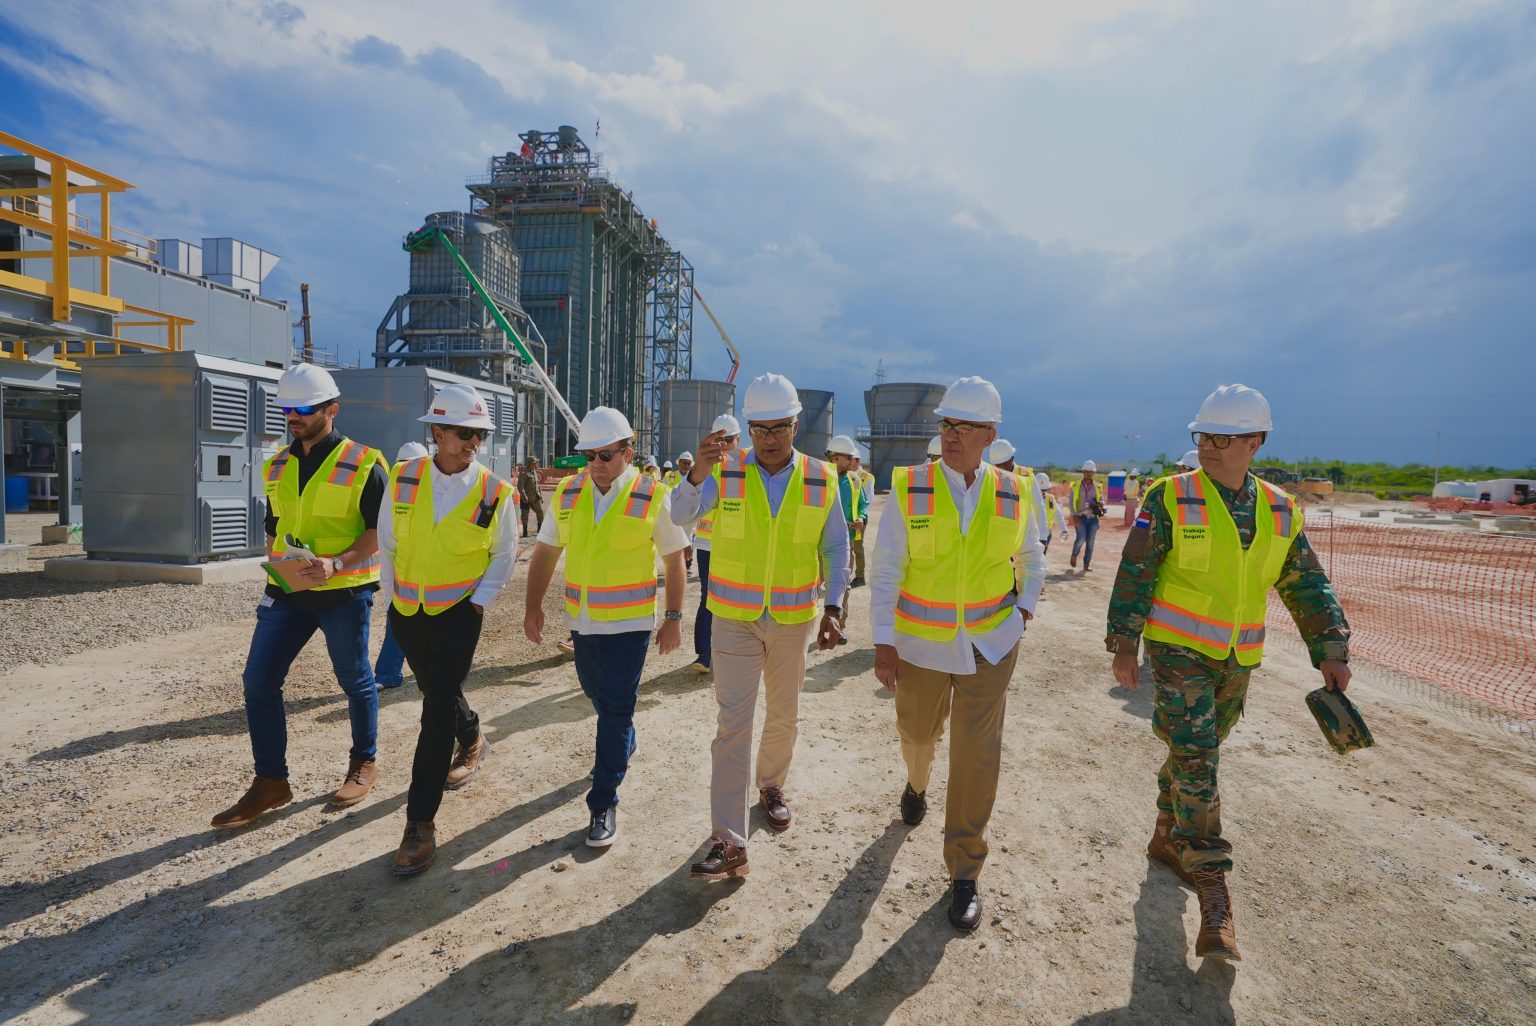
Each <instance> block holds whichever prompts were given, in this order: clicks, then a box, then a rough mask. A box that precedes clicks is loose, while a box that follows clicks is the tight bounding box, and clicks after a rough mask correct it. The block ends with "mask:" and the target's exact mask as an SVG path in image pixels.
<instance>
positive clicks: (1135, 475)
mask: <svg viewBox="0 0 1536 1026" xmlns="http://www.w3.org/2000/svg"><path fill="white" fill-rule="evenodd" d="M1139 498H1141V470H1140V469H1132V470H1131V472H1130V473H1129V474H1127V475H1125V523H1124V526H1125V527H1127V528H1129V527H1130V526H1131V522H1132V521H1134V520H1135V519H1136V507H1137V501H1136V500H1137V499H1139Z"/></svg>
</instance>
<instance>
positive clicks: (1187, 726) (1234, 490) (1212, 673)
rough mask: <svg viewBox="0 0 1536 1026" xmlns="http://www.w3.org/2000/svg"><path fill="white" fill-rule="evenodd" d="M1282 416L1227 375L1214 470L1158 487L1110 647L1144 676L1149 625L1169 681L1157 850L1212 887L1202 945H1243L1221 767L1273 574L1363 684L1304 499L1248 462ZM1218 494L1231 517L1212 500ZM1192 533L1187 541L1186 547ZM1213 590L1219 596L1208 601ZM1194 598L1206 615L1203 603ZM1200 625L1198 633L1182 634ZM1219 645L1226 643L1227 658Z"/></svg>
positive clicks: (1163, 700) (1158, 708) (1114, 599)
mask: <svg viewBox="0 0 1536 1026" xmlns="http://www.w3.org/2000/svg"><path fill="white" fill-rule="evenodd" d="M1270 427H1271V422H1270V415H1269V404H1268V403H1267V402H1266V401H1265V400H1264V397H1263V396H1262V395H1261V394H1259V393H1258V392H1256V391H1254V390H1253V389H1249V388H1245V387H1244V386H1242V385H1228V386H1223V387H1222V388H1220V389H1218V390H1217V391H1216V392H1215V393H1213V394H1212V395H1211V396H1210V397H1209V398H1207V399H1206V401H1205V404H1204V405H1202V406H1201V408H1200V417H1199V419H1197V420H1196V421H1195V422H1194V423H1193V424H1191V425H1190V428H1191V430H1192V431H1193V432H1194V437H1195V441H1196V444H1197V445H1198V446H1199V452H1200V463H1201V466H1202V467H1203V469H1201V470H1195V471H1191V472H1190V473H1187V474H1179V475H1174V476H1172V477H1167V478H1163V479H1162V480H1160V481H1158V482H1157V483H1155V484H1154V485H1153V486H1152V487H1151V489H1149V490H1148V492H1147V496H1146V501H1145V502H1144V503H1143V504H1142V508H1141V513H1140V515H1139V516H1138V517H1137V518H1136V523H1135V525H1134V526H1133V528H1132V530H1131V535H1130V538H1129V540H1128V541H1127V542H1126V546H1125V554H1124V556H1123V557H1122V559H1121V561H1120V571H1119V573H1118V574H1117V575H1116V577H1115V585H1114V590H1113V591H1112V592H1111V595H1110V604H1109V631H1108V637H1107V638H1106V639H1105V646H1106V648H1108V650H1109V651H1111V652H1113V653H1115V660H1114V673H1115V679H1116V680H1117V681H1118V682H1119V683H1120V684H1122V685H1124V686H1125V687H1128V688H1135V687H1136V686H1137V685H1138V684H1139V683H1140V680H1139V675H1138V670H1139V667H1138V665H1137V656H1136V649H1137V641H1138V639H1139V638H1140V637H1141V635H1142V634H1143V632H1144V631H1145V632H1146V633H1147V634H1148V637H1147V639H1146V644H1147V654H1148V656H1149V657H1150V661H1151V664H1152V676H1153V679H1154V681H1155V682H1156V687H1157V691H1156V696H1155V709H1154V712H1153V719H1152V725H1153V730H1154V731H1156V733H1157V736H1158V737H1159V738H1161V739H1162V741H1163V742H1164V743H1165V744H1166V745H1167V746H1168V759H1167V761H1165V762H1164V763H1163V766H1162V768H1161V769H1160V770H1159V771H1158V774H1157V786H1158V795H1157V810H1158V815H1157V825H1156V828H1155V829H1154V832H1153V835H1152V841H1151V843H1150V844H1149V845H1148V846H1147V854H1148V855H1149V856H1151V857H1152V858H1154V859H1157V860H1159V861H1161V862H1164V863H1166V864H1167V865H1169V866H1170V867H1172V868H1173V870H1174V872H1175V873H1177V874H1178V875H1179V877H1180V879H1182V880H1183V881H1184V882H1185V883H1187V884H1189V885H1191V886H1192V887H1194V888H1195V890H1196V893H1197V894H1198V896H1199V899H1200V935H1199V937H1198V938H1197V940H1196V944H1195V954H1196V955H1198V956H1202V957H1203V956H1210V957H1214V958H1225V959H1234V960H1235V959H1237V958H1239V957H1240V956H1239V954H1238V951H1237V937H1236V932H1235V927H1234V925H1233V918H1232V911H1231V901H1230V898H1229V897H1228V894H1227V889H1226V880H1225V874H1226V873H1227V872H1229V871H1230V870H1231V868H1232V857H1231V853H1232V845H1231V843H1230V842H1229V841H1227V840H1225V839H1224V838H1223V837H1222V836H1221V798H1220V794H1219V792H1218V790H1217V785H1216V767H1217V763H1218V761H1219V759H1220V754H1221V751H1220V749H1221V742H1222V741H1223V740H1224V739H1225V738H1226V736H1227V735H1228V734H1229V733H1230V732H1231V730H1232V728H1233V726H1235V725H1236V723H1237V721H1238V718H1239V717H1241V716H1242V713H1243V700H1244V697H1245V695H1246V694H1247V691H1248V679H1249V676H1250V674H1251V673H1252V672H1253V670H1254V669H1255V668H1257V666H1258V664H1259V660H1260V658H1261V657H1262V652H1263V626H1262V624H1263V619H1264V615H1263V609H1262V605H1260V604H1259V602H1260V601H1261V600H1262V596H1263V594H1264V593H1266V592H1267V586H1268V584H1269V582H1270V581H1272V582H1273V586H1274V588H1275V589H1276V590H1277V591H1278V592H1279V593H1280V597H1281V599H1282V600H1283V601H1284V602H1285V605H1286V608H1287V609H1288V610H1290V613H1291V616H1292V617H1293V618H1294V619H1295V621H1296V625H1297V627H1298V629H1299V630H1300V631H1301V635H1302V637H1303V638H1304V639H1305V641H1306V643H1307V648H1308V651H1309V652H1310V654H1311V657H1312V664H1313V665H1314V666H1316V667H1317V668H1318V669H1319V670H1320V671H1321V673H1322V676H1323V681H1324V684H1325V685H1326V686H1327V687H1328V688H1330V689H1335V690H1338V691H1343V690H1344V689H1345V688H1347V687H1348V686H1349V677H1350V672H1349V666H1348V659H1349V624H1348V622H1347V621H1346V620H1345V618H1344V612H1343V610H1342V609H1340V608H1339V602H1338V599H1337V598H1336V597H1335V596H1334V593H1333V587H1332V585H1330V584H1329V582H1328V577H1327V575H1326V574H1325V573H1324V572H1323V568H1322V566H1321V565H1320V564H1319V563H1318V560H1317V556H1316V554H1315V553H1314V552H1313V551H1312V547H1311V546H1310V545H1309V544H1308V543H1307V539H1306V535H1305V534H1303V533H1302V532H1301V517H1300V510H1299V508H1297V507H1295V504H1294V503H1293V502H1291V501H1290V500H1289V499H1288V498H1287V497H1285V495H1284V493H1282V492H1280V491H1279V490H1278V489H1275V488H1273V487H1272V486H1270V485H1267V484H1265V483H1264V482H1262V481H1259V480H1258V479H1256V478H1255V477H1254V476H1253V475H1251V474H1249V473H1248V467H1249V465H1250V464H1251V463H1252V461H1253V456H1254V454H1255V453H1256V452H1257V451H1258V448H1259V446H1260V445H1262V444H1263V442H1264V438H1265V436H1266V434H1267V432H1268V431H1269V430H1270ZM1218 432H1220V433H1218ZM1170 490H1171V492H1172V495H1171V496H1170ZM1170 498H1171V499H1172V500H1173V501H1171V502H1170ZM1217 501H1219V502H1220V503H1221V505H1222V507H1224V509H1225V511H1226V513H1227V514H1229V517H1230V520H1229V521H1228V518H1227V517H1224V516H1223V515H1222V511H1221V510H1220V509H1214V508H1210V507H1212V506H1214V504H1215V503H1216V502H1217ZM1292 517H1294V523H1293V522H1292ZM1228 522H1230V523H1231V524H1232V525H1235V527H1236V534H1237V540H1238V541H1240V542H1241V547H1242V552H1241V553H1239V552H1237V551H1236V548H1237V546H1236V545H1232V544H1230V543H1229V544H1228V546H1227V547H1226V548H1225V549H1223V550H1221V551H1217V550H1216V549H1215V548H1214V543H1215V542H1216V541H1219V540H1220V537H1222V536H1223V535H1222V531H1223V530H1225V531H1230V529H1231V528H1230V527H1225V526H1224V525H1225V524H1226V523H1228ZM1226 537H1228V538H1230V535H1226ZM1186 539H1193V540H1192V541H1188V540H1186ZM1207 539H1209V540H1207ZM1202 542H1203V543H1204V544H1205V545H1206V546H1207V547H1205V548H1204V549H1203V551H1202V550H1201V544H1202ZM1271 543H1274V544H1273V545H1271ZM1181 544H1182V545H1184V546H1185V552H1186V553H1187V555H1186V556H1185V558H1184V559H1182V560H1181V559H1180V558H1179V549H1178V546H1179V545H1181ZM1255 546H1259V547H1258V548H1256V547H1255ZM1280 546H1285V548H1284V549H1283V551H1281V550H1280V548H1279V547H1280ZM1190 555H1195V556H1198V557H1208V558H1196V559H1191V558H1189V556H1190ZM1250 557H1252V561H1250V562H1249V563H1248V565H1249V566H1252V567H1253V570H1251V571H1250V572H1251V573H1252V574H1262V576H1259V577H1258V578H1257V583H1256V584H1254V585H1253V586H1252V588H1251V590H1249V591H1246V592H1243V594H1244V595H1246V596H1248V597H1247V599H1246V600H1245V602H1246V604H1240V603H1234V602H1231V601H1224V599H1223V595H1224V594H1225V595H1230V594H1231V593H1232V592H1233V591H1235V590H1238V589H1237V587H1236V586H1235V585H1234V582H1232V581H1231V580H1230V579H1226V580H1223V579H1221V578H1223V577H1224V576H1226V575H1227V568H1228V567H1232V566H1237V565H1239V564H1240V563H1242V562H1243V561H1247V560H1250ZM1265 559H1267V560H1268V561H1267V562H1263V563H1258V561H1259V560H1265ZM1256 563H1258V565H1255V564H1256ZM1191 567H1194V568H1195V569H1194V570H1191V569H1190V568H1191ZM1213 576H1214V577H1215V578H1216V579H1214V580H1213ZM1160 580H1161V581H1162V584H1163V585H1164V587H1162V588H1159V582H1160ZM1202 581H1204V582H1206V583H1205V587H1204V588H1201V587H1200V586H1199V584H1200V582H1202ZM1175 582H1177V583H1175ZM1191 585H1194V587H1192V586H1191ZM1202 591H1204V592H1205V593H1206V595H1202V594H1201V592H1202ZM1207 595H1208V596H1209V604H1202V602H1203V600H1205V599H1206V596H1207ZM1191 605H1194V606H1197V607H1199V608H1200V609H1201V610H1202V614H1203V615H1201V614H1195V613H1193V612H1192V611H1190V609H1189V606H1191ZM1186 633H1187V637H1188V642H1187V643H1186V644H1178V643H1174V642H1173V641H1172V640H1171V639H1174V638H1176V637H1178V636H1180V635H1185V634H1186ZM1154 639H1155V640H1154ZM1217 650H1223V651H1224V652H1225V654H1224V655H1222V656H1220V657H1218V656H1217V655H1215V654H1214V653H1215V652H1216V651H1217Z"/></svg>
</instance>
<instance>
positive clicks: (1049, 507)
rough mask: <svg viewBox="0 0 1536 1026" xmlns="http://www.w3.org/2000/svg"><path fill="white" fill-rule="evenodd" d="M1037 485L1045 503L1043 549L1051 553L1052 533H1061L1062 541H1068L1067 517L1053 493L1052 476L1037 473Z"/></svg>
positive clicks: (1041, 472)
mask: <svg viewBox="0 0 1536 1026" xmlns="http://www.w3.org/2000/svg"><path fill="white" fill-rule="evenodd" d="M1035 484H1036V486H1037V487H1039V489H1040V498H1041V499H1043V500H1044V501H1045V533H1044V534H1043V535H1041V536H1040V541H1041V547H1042V548H1044V549H1045V551H1046V552H1050V551H1051V531H1052V530H1053V529H1055V530H1059V531H1060V532H1061V540H1062V541H1066V540H1067V515H1066V514H1065V513H1063V512H1062V509H1061V502H1060V501H1059V500H1058V499H1057V498H1056V493H1055V492H1053V491H1051V487H1052V485H1051V475H1049V474H1047V473H1046V472H1045V471H1043V470H1041V471H1037V472H1036V474H1035Z"/></svg>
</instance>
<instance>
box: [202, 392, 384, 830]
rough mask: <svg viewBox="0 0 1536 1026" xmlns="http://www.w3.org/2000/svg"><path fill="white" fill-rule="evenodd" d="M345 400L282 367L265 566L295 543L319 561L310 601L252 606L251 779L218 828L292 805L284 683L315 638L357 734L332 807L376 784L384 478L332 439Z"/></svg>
mask: <svg viewBox="0 0 1536 1026" xmlns="http://www.w3.org/2000/svg"><path fill="white" fill-rule="evenodd" d="M340 400H341V390H340V389H338V388H337V387H336V381H335V379H334V378H332V377H331V376H330V374H329V373H327V372H326V371H325V370H323V369H322V368H320V367H316V366H314V365H313V364H308V363H301V364H297V365H296V366H293V367H289V368H288V369H287V370H286V371H284V372H283V374H282V377H280V378H279V379H278V382H277V395H276V397H275V398H274V402H275V403H276V404H277V406H278V407H280V408H281V409H282V411H283V416H284V417H285V418H286V419H287V424H288V431H289V433H290V434H292V435H293V444H291V445H289V446H288V447H287V448H285V449H279V450H278V451H277V452H276V453H274V454H273V455H272V456H271V457H270V458H269V459H267V460H266V461H264V462H263V463H262V467H261V469H262V481H263V490H264V492H265V494H266V499H267V517H266V533H267V556H268V557H269V558H270V559H273V560H280V559H284V558H286V556H287V553H288V550H289V549H290V548H291V547H293V546H292V545H291V543H290V542H289V539H290V538H291V539H294V541H296V542H297V543H298V544H300V545H302V546H304V547H305V548H306V549H307V550H308V551H309V552H312V553H314V555H315V558H314V559H312V560H310V561H309V566H308V567H307V568H306V569H304V570H303V572H302V573H301V575H300V583H301V584H303V585H306V586H307V587H306V588H305V590H301V591H293V592H292V593H290V592H289V591H288V590H287V589H285V588H282V587H280V586H278V585H277V584H269V585H268V586H267V590H266V594H265V595H263V596H262V599H261V602H260V603H259V604H258V605H257V607H256V630H255V632H254V633H253V634H252V635H251V648H250V653H249V654H248V655H247V656H246V659H245V677H244V682H245V721H246V729H247V730H248V732H249V733H250V738H251V754H252V756H253V757H254V758H255V762H256V778H255V780H253V781H252V782H251V786H250V787H249V788H248V789H247V790H246V792H245V794H244V795H242V796H241V798H240V800H239V801H238V802H236V803H235V804H234V805H232V806H230V807H229V808H227V809H225V810H224V811H223V812H221V813H219V814H218V815H217V816H214V817H213V825H214V826H216V827H223V828H226V829H233V828H235V827H242V826H245V825H246V824H247V823H250V822H252V821H253V820H255V819H256V817H258V816H260V815H261V814H262V813H264V812H267V811H269V810H271V809H276V808H279V807H281V806H283V805H287V804H288V803H289V802H290V801H292V800H293V791H292V789H291V788H290V786H289V784H288V761H287V754H288V715H287V710H286V709H285V708H284V707H283V682H284V681H286V680H287V678H288V669H289V667H291V666H292V665H293V661H294V660H295V659H297V658H298V655H299V653H300V652H301V651H303V649H304V646H305V645H306V644H307V643H308V642H309V639H310V638H312V637H314V634H315V632H316V631H319V632H320V633H322V634H324V635H325V646H326V650H327V652H328V653H329V654H330V657H331V669H332V670H334V671H335V673H336V681H337V683H339V684H340V685H341V690H342V691H343V692H345V693H346V696H347V719H348V720H349V721H350V723H351V725H352V750H351V752H350V753H349V756H348V761H347V774H346V777H345V778H344V779H343V781H342V784H341V787H339V788H337V790H336V792H335V793H334V794H333V795H331V804H332V805H335V806H337V807H342V808H344V807H346V806H349V805H356V804H357V803H358V802H360V801H362V800H363V798H364V797H366V796H367V794H368V792H369V791H370V790H371V789H372V788H373V785H374V782H375V781H376V780H378V767H377V765H376V764H375V762H374V757H375V755H376V754H377V752H378V743H379V692H378V689H377V688H376V687H375V686H374V683H373V668H372V667H371V666H369V664H368V622H369V619H370V618H371V616H372V613H373V593H374V592H375V591H377V590H378V587H379V560H378V555H377V553H378V548H379V546H378V538H377V533H376V531H375V528H376V527H377V526H378V519H379V502H380V500H381V499H383V497H384V486H385V483H386V481H387V468H386V466H385V463H384V458H383V456H381V455H380V454H379V453H378V452H377V451H376V450H374V449H370V448H368V447H367V446H365V445H360V444H358V443H357V442H354V441H351V440H350V439H347V438H344V437H342V435H341V433H340V432H338V431H337V430H336V428H335V422H336V416H337V414H338V413H339V412H340V410H341V402H340Z"/></svg>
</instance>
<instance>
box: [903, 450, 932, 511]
mask: <svg viewBox="0 0 1536 1026" xmlns="http://www.w3.org/2000/svg"><path fill="white" fill-rule="evenodd" d="M933 468H934V465H933V464H932V463H920V464H918V465H917V466H915V467H911V468H909V473H910V474H911V480H910V481H909V483H908V484H907V516H909V517H931V516H933Z"/></svg>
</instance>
